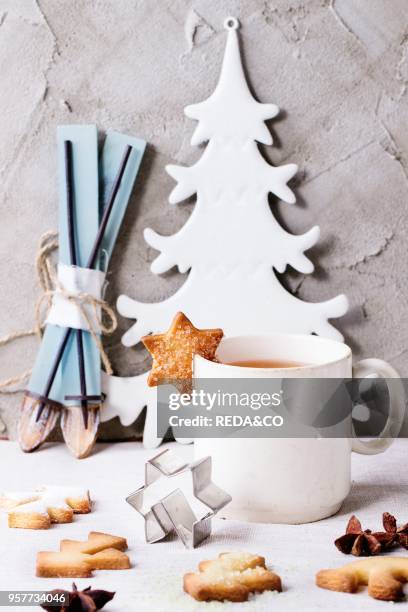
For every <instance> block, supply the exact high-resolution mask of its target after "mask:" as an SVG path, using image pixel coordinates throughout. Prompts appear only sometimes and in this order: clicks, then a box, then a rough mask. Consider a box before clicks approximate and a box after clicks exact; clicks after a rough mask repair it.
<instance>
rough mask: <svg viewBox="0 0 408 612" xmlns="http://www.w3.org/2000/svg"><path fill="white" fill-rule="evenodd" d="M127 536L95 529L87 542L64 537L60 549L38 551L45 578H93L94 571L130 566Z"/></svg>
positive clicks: (38, 570)
mask: <svg viewBox="0 0 408 612" xmlns="http://www.w3.org/2000/svg"><path fill="white" fill-rule="evenodd" d="M126 549H127V542H126V538H122V537H120V536H114V535H110V534H108V533H100V532H97V531H91V532H90V533H89V535H88V540H87V541H86V542H81V541H76V540H61V543H60V550H59V551H58V552H54V551H44V552H39V553H38V554H37V563H36V575H37V576H38V577H41V578H89V577H90V576H92V571H93V570H120V569H129V568H130V561H129V557H128V556H127V555H126V554H125V553H124V552H123V551H124V550H126Z"/></svg>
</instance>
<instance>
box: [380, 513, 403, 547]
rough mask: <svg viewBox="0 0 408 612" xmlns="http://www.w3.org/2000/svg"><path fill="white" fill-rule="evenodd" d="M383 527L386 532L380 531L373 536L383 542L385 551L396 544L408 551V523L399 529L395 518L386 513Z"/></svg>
mask: <svg viewBox="0 0 408 612" xmlns="http://www.w3.org/2000/svg"><path fill="white" fill-rule="evenodd" d="M383 527H384V529H385V531H379V532H377V533H374V534H373V535H374V536H375V537H376V538H377V539H378V540H379V541H380V542H381V545H382V547H383V548H384V549H387V548H391V546H393V545H394V544H399V545H400V546H402V547H403V548H406V549H408V523H405V525H402V526H401V527H397V521H396V518H395V516H393V515H392V514H390V513H389V512H384V514H383Z"/></svg>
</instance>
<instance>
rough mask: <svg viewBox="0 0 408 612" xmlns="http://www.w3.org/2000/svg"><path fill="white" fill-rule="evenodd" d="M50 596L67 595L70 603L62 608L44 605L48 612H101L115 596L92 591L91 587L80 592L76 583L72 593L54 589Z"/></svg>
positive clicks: (109, 593)
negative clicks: (99, 611)
mask: <svg viewBox="0 0 408 612" xmlns="http://www.w3.org/2000/svg"><path fill="white" fill-rule="evenodd" d="M50 594H52V595H67V599H68V603H67V604H62V605H61V606H58V605H57V606H55V605H53V606H50V605H47V604H43V605H42V606H41V607H42V608H43V609H44V610H47V612H95V611H96V610H101V609H102V608H103V607H104V605H105V604H107V603H108V601H110V600H111V599H113V598H114V596H115V593H112V592H111V591H103V590H101V589H91V587H88V588H86V589H84V590H83V591H78V589H77V586H76V584H75V582H74V583H73V584H72V591H64V590H63V589H54V590H53V591H50Z"/></svg>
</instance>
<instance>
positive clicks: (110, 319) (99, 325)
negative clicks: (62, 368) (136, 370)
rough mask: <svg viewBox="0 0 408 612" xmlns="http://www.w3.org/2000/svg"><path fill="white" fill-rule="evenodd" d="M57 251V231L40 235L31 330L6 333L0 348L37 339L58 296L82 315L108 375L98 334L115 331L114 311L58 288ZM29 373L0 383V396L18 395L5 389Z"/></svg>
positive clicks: (108, 364) (102, 302)
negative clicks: (89, 309) (37, 288)
mask: <svg viewBox="0 0 408 612" xmlns="http://www.w3.org/2000/svg"><path fill="white" fill-rule="evenodd" d="M57 248H58V234H57V232H52V231H50V232H46V233H45V234H43V235H42V236H41V239H40V242H39V245H38V251H37V255H36V258H35V267H36V271H37V277H38V283H39V285H40V288H41V290H42V293H41V295H40V297H39V298H38V300H37V303H36V305H35V321H36V323H35V326H34V327H33V328H32V329H26V330H18V331H15V332H12V333H10V334H7V335H6V336H4V337H3V338H0V347H2V346H5V345H7V344H10V343H11V342H13V341H14V340H18V339H19V338H26V337H28V336H38V338H40V339H41V337H42V333H43V329H44V327H45V320H46V318H47V314H48V312H49V310H50V308H51V306H52V299H53V297H54V295H55V294H56V293H58V294H59V295H62V296H63V297H65V298H66V299H67V300H70V301H72V302H75V304H76V305H77V307H78V308H79V310H80V311H81V314H82V316H83V317H84V319H85V320H86V322H87V324H88V328H89V333H90V334H91V336H92V339H93V340H94V342H95V344H96V346H97V347H98V350H99V353H100V356H101V360H102V363H103V365H104V368H105V370H106V372H107V374H109V375H111V374H112V373H113V370H112V365H111V362H110V360H109V357H108V355H107V353H106V351H105V349H104V347H103V345H102V342H101V339H100V336H99V334H104V335H110V334H112V333H113V332H114V331H115V329H116V327H117V325H118V321H117V318H116V314H115V311H114V310H113V308H112V307H111V306H109V304H108V303H107V302H105V300H101V299H98V298H95V297H94V296H93V295H90V294H89V293H84V292H83V293H78V294H73V293H70V292H68V291H66V290H65V289H64V288H63V287H61V286H60V284H59V283H58V279H57V272H56V267H55V265H54V264H53V262H52V253H53V252H54V251H55V250H56V249H57ZM87 306H91V307H92V310H93V313H94V321H96V325H95V324H94V322H93V321H92V319H91V317H90V316H89V315H88V312H87ZM31 372H32V370H26V371H25V372H22V373H21V374H19V375H17V376H13V377H11V378H7V379H6V380H3V381H0V393H17V392H19V391H20V389H16V390H10V389H8V387H12V386H13V385H17V384H18V383H21V382H23V381H24V380H26V379H27V378H28V377H29V376H30V375H31Z"/></svg>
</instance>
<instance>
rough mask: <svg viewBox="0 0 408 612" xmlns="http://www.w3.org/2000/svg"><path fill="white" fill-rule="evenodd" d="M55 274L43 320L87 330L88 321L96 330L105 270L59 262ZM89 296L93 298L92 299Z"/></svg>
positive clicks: (88, 326) (98, 324)
mask: <svg viewBox="0 0 408 612" xmlns="http://www.w3.org/2000/svg"><path fill="white" fill-rule="evenodd" d="M57 278H58V282H57V287H56V290H55V292H54V295H53V298H52V305H51V308H50V311H49V313H48V315H47V319H46V323H49V324H51V325H58V326H59V327H71V328H72V329H82V330H84V331H89V330H90V325H89V322H90V323H91V326H92V329H93V330H94V331H95V332H97V333H98V331H99V329H100V323H99V322H100V307H99V306H98V305H97V301H100V300H102V298H103V290H104V285H105V273H104V272H101V271H100V270H91V269H90V268H80V267H79V266H67V265H64V264H58V276H57ZM92 300H95V301H94V303H92ZM84 312H85V314H86V316H85V315H84ZM87 318H88V320H87Z"/></svg>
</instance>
